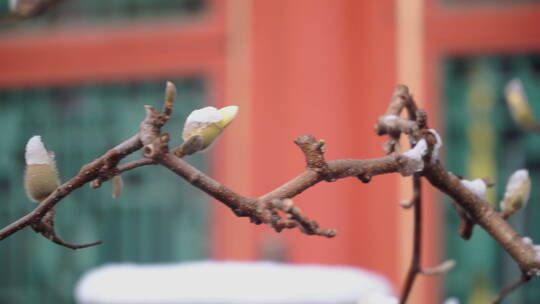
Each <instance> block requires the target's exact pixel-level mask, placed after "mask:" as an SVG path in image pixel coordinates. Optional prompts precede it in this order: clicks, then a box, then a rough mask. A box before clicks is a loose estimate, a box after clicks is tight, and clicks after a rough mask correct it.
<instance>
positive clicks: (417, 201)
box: [400, 174, 422, 304]
mask: <svg viewBox="0 0 540 304" xmlns="http://www.w3.org/2000/svg"><path fill="white" fill-rule="evenodd" d="M413 193H414V194H413V199H412V201H411V202H412V208H413V211H414V228H413V231H414V232H413V253H412V261H411V264H410V266H409V272H408V273H407V278H406V279H405V284H404V287H403V291H402V292H401V298H400V303H401V304H404V303H406V302H407V299H408V297H409V294H410V292H411V290H412V286H413V284H414V281H415V279H416V276H417V275H418V274H419V273H420V272H421V271H422V268H421V266H420V261H421V258H422V248H421V245H422V181H421V177H420V175H419V174H415V175H414V176H413Z"/></svg>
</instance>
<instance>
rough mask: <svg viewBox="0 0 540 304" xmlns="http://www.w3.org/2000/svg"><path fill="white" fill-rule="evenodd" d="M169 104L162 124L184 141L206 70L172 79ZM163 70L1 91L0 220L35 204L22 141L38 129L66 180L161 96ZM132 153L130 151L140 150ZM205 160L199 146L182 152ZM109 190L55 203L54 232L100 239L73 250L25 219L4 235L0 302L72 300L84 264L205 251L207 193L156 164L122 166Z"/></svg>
mask: <svg viewBox="0 0 540 304" xmlns="http://www.w3.org/2000/svg"><path fill="white" fill-rule="evenodd" d="M174 82H175V84H176V85H177V87H178V96H177V102H176V105H175V112H174V114H173V117H172V118H171V120H170V122H169V123H168V124H167V126H166V127H165V131H166V132H169V133H170V134H171V144H172V145H176V144H179V143H180V142H181V138H180V133H181V129H182V127H183V120H184V119H185V117H186V116H187V115H188V114H189V113H190V112H191V111H192V110H193V109H196V108H200V107H202V106H204V105H205V104H206V102H207V100H208V98H207V93H206V91H207V89H206V81H205V80H204V79H203V78H192V79H186V78H184V79H178V80H176V81H174ZM164 88H165V81H164V80H148V81H141V82H133V83H114V84H92V85H80V86H74V87H56V88H21V89H14V90H7V91H0V128H1V129H2V132H0V142H2V145H1V146H2V148H3V149H2V150H3V153H1V155H0V189H1V190H2V196H3V200H2V208H0V223H2V225H3V226H4V225H7V224H9V223H10V222H12V221H14V220H16V219H17V218H19V217H21V216H23V215H24V214H26V213H28V212H29V211H31V210H32V209H33V208H34V207H35V205H34V203H32V202H30V201H29V200H28V199H27V198H26V196H25V193H24V187H23V182H22V181H23V171H24V146H25V144H26V141H27V140H28V139H29V138H30V137H31V136H33V135H41V136H42V138H43V140H44V142H45V145H46V147H47V148H48V149H50V150H53V151H54V152H55V154H56V159H57V164H58V169H59V171H60V175H61V177H62V180H63V181H65V180H67V179H68V178H71V177H72V176H74V175H76V174H77V172H78V170H79V169H80V167H81V166H82V165H84V164H85V163H88V162H90V161H92V160H93V159H95V158H97V157H98V156H100V155H102V154H103V153H104V152H106V151H107V150H108V149H110V148H111V147H113V146H114V145H116V144H118V143H120V142H121V141H123V140H125V139H127V138H129V137H131V136H133V135H134V134H135V133H136V132H137V130H138V127H139V124H140V122H141V121H142V119H143V118H144V115H145V114H144V109H143V105H145V104H152V105H155V106H160V105H161V103H162V100H163V98H164ZM141 157H142V155H141V154H140V153H134V155H131V156H130V157H129V159H127V160H132V159H137V158H141ZM188 161H189V162H190V163H193V164H194V165H195V166H196V167H198V168H201V170H205V169H206V167H207V166H206V163H207V159H206V156H205V155H198V156H193V157H190V158H189V159H188ZM123 179H124V184H125V188H124V192H123V193H122V195H121V196H120V197H119V198H118V199H116V200H114V199H112V197H111V186H110V182H108V183H107V184H105V185H103V186H102V187H101V188H99V189H91V188H90V187H83V188H81V189H78V190H77V191H75V192H74V193H73V195H70V196H69V197H67V198H66V199H65V200H64V201H62V202H61V203H60V204H59V205H58V206H57V208H56V209H57V216H56V228H57V232H58V234H59V235H60V236H61V237H63V238H64V239H66V240H68V241H71V242H78V243H84V242H88V241H93V240H96V239H101V240H103V242H104V244H102V245H100V246H97V247H92V248H87V249H82V250H77V251H72V250H69V249H67V248H63V247H60V246H58V245H56V244H53V243H52V242H50V241H49V240H46V239H44V238H43V237H41V236H40V235H37V234H35V233H34V232H33V231H32V230H31V229H24V230H22V231H20V232H19V233H17V234H15V235H13V236H11V237H9V238H7V239H5V240H4V241H2V244H1V245H0V269H1V272H2V276H0V303H72V302H73V300H74V299H73V288H74V285H75V283H76V282H77V279H78V278H79V276H80V275H81V274H82V273H83V272H84V271H86V270H88V269H90V268H92V267H95V266H97V265H101V264H103V263H109V262H138V263H150V262H178V261H184V260H194V259H201V258H206V257H207V253H208V248H207V246H208V240H207V236H208V231H207V230H208V226H207V222H208V221H207V208H208V206H207V202H208V197H207V195H205V194H204V193H202V192H201V191H198V189H195V188H193V187H192V186H191V185H189V184H188V183H187V182H185V181H184V180H182V179H179V178H178V177H177V176H175V175H174V174H172V173H171V172H169V171H167V170H164V169H163V168H161V167H158V166H146V167H141V168H138V169H137V170H133V171H130V172H126V173H125V174H124V175H123Z"/></svg>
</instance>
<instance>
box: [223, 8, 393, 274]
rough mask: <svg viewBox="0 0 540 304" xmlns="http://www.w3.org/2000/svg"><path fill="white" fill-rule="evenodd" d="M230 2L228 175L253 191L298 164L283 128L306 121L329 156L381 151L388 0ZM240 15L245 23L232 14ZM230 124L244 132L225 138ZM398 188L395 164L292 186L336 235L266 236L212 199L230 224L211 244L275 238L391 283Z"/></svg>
mask: <svg viewBox="0 0 540 304" xmlns="http://www.w3.org/2000/svg"><path fill="white" fill-rule="evenodd" d="M229 5H233V6H235V7H236V10H232V9H229V10H228V11H229V14H234V16H235V18H234V21H231V20H229V21H227V24H228V25H229V26H230V27H229V31H228V33H229V35H230V36H229V39H233V41H236V42H237V43H239V44H241V45H242V46H241V47H239V49H237V48H235V47H234V46H231V48H230V50H231V52H232V53H233V54H229V56H230V57H229V63H228V64H227V69H229V72H227V75H228V79H227V81H226V82H227V83H228V84H229V85H228V86H227V90H229V92H228V93H226V96H229V98H230V99H228V100H227V101H226V102H227V103H228V104H235V103H236V102H237V100H240V101H241V102H242V103H243V104H244V106H245V107H247V109H248V111H247V113H246V112H245V111H242V108H241V116H242V115H248V116H249V117H248V118H247V120H248V121H242V120H241V121H240V123H239V124H240V125H241V126H242V127H239V126H235V127H233V128H231V130H229V131H228V132H227V133H228V134H227V135H226V136H228V137H227V142H229V144H228V145H230V148H231V150H228V151H229V152H226V153H227V155H230V157H234V152H233V150H232V149H234V148H239V149H240V152H239V153H241V155H243V158H242V160H243V162H244V163H243V164H241V165H240V170H239V171H238V173H239V175H241V174H240V172H241V173H245V172H247V173H248V177H244V178H243V179H242V178H239V177H238V176H236V177H234V178H233V180H231V183H232V184H237V185H238V186H240V187H241V188H243V189H245V190H246V191H247V192H244V193H246V194H248V195H252V196H258V195H261V194H264V193H265V192H267V191H270V190H271V189H273V188H275V187H277V186H279V185H280V184H282V183H283V182H285V181H287V180H289V179H291V178H293V177H294V176H295V175H297V174H299V173H300V172H302V171H303V170H304V167H305V164H304V160H303V155H302V153H301V152H300V151H299V149H298V148H297V147H296V146H295V145H294V144H293V143H292V140H293V139H294V138H296V137H297V136H300V135H302V134H306V133H310V134H313V135H315V136H316V137H318V138H323V139H325V140H326V142H327V151H328V152H327V159H336V158H350V157H352V158H367V157H378V156H381V155H382V150H381V145H382V143H383V139H381V138H377V136H376V135H375V134H374V132H373V125H374V123H375V120H376V119H377V117H378V116H379V115H381V114H382V113H384V111H385V109H386V106H387V104H388V101H389V99H390V96H391V94H392V91H393V88H394V86H395V84H396V67H395V60H396V59H395V26H394V22H395V21H394V4H393V1H391V0H384V1H355V0H339V1H326V0H316V1H313V0H298V1H288V0H274V1H245V0H230V1H229ZM246 6H248V9H247V11H245V12H244V14H243V15H242V14H239V13H238V9H241V8H244V9H245V7H246ZM239 15H240V16H239ZM229 16H230V15H229ZM238 18H240V19H241V18H244V19H243V20H244V21H243V22H244V23H243V24H244V25H245V24H249V29H247V30H246V29H245V28H242V27H241V26H239V25H238V23H239V22H240V23H241V21H239V19H238ZM239 32H240V33H239ZM234 52H243V53H244V54H245V56H244V57H239V56H234ZM246 65H247V66H248V67H247V68H246ZM230 69H234V70H235V71H230ZM238 69H240V71H238ZM234 79H237V80H238V81H243V83H244V84H245V85H244V86H240V85H238V84H237V83H236V82H235V81H234ZM235 96H236V97H239V99H234V97H235ZM240 119H242V118H240ZM244 119H245V118H244ZM242 128H248V129H249V130H241V129H242ZM235 131H236V132H242V134H243V135H245V137H235V138H233V137H234V135H233V134H234V132H235ZM245 145H249V148H248V150H249V152H245V150H244V149H245ZM223 166H226V167H227V168H229V169H228V170H227V171H229V172H232V171H233V170H234V168H232V167H230V166H228V165H223ZM218 168H221V165H220V166H218ZM228 174H232V173H228ZM397 189H398V188H397V177H396V176H381V177H376V178H374V179H373V181H372V182H371V183H370V184H369V185H364V184H362V183H361V182H359V181H358V180H355V179H352V178H351V179H347V180H340V181H338V182H336V183H330V184H329V183H321V184H319V185H317V186H316V187H314V188H312V189H309V190H307V191H306V192H305V193H303V194H301V195H300V196H298V197H297V198H295V202H296V204H297V205H298V206H300V207H301V208H302V210H303V211H304V213H305V214H306V215H308V216H310V217H311V218H314V219H317V220H318V222H319V223H320V224H321V225H322V226H324V227H328V228H336V229H337V230H338V236H337V237H336V238H334V239H325V238H321V237H314V236H306V235H304V234H301V233H299V232H298V231H285V232H283V233H282V234H281V235H278V236H276V235H275V232H273V231H271V230H270V229H269V228H268V227H265V226H261V227H259V226H252V225H250V224H249V223H248V222H247V220H239V219H236V218H233V216H232V214H231V212H230V211H228V210H225V209H224V208H222V207H217V214H218V216H217V217H216V220H217V221H218V222H219V223H228V224H227V225H225V226H220V225H217V226H216V227H215V229H214V236H215V240H216V241H215V243H214V244H216V252H215V255H216V256H217V257H219V258H233V259H235V258H248V259H254V258H259V257H261V254H260V250H261V247H263V246H264V244H265V242H266V241H267V240H273V241H276V242H278V243H279V242H282V244H283V245H284V246H285V253H286V257H287V260H288V261H292V262H299V263H328V264H352V265H358V266H362V267H365V268H368V269H372V270H375V271H378V272H381V273H383V274H385V275H387V276H388V277H390V278H391V279H392V281H393V282H395V283H397V282H398V269H397V267H398V266H397V260H398V252H397V238H398V236H397V235H396V231H397V220H396V219H397V215H396V214H397V212H398V211H400V210H399V207H398V205H397V204H398V196H397V192H398V191H397ZM233 222H234V223H233ZM245 237H247V238H248V241H246V239H245ZM250 238H251V239H250ZM249 239H250V240H251V241H249ZM218 244H219V245H218ZM217 248H219V249H217ZM239 248H242V250H238V249H239ZM246 250H247V251H246ZM240 252H241V253H240Z"/></svg>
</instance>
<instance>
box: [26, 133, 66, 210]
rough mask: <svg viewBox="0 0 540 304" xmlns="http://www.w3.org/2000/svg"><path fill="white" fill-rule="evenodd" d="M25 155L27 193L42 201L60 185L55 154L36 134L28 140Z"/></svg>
mask: <svg viewBox="0 0 540 304" xmlns="http://www.w3.org/2000/svg"><path fill="white" fill-rule="evenodd" d="M24 156H25V159H26V172H25V175H24V186H25V188H26V194H27V195H28V198H30V199H31V200H32V201H34V202H41V201H43V200H44V199H46V198H47V197H48V196H49V195H50V194H51V193H52V192H53V191H54V190H56V188H58V186H59V185H60V179H59V177H58V170H57V169H56V164H55V161H54V155H53V153H52V152H47V150H46V149H45V146H44V145H43V142H42V141H41V136H37V135H36V136H33V137H32V138H30V140H28V143H27V144H26V150H25V155H24Z"/></svg>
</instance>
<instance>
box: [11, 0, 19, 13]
mask: <svg viewBox="0 0 540 304" xmlns="http://www.w3.org/2000/svg"><path fill="white" fill-rule="evenodd" d="M17 1H18V0H9V10H10V11H12V12H13V11H15V8H16V7H17Z"/></svg>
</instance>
